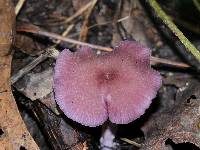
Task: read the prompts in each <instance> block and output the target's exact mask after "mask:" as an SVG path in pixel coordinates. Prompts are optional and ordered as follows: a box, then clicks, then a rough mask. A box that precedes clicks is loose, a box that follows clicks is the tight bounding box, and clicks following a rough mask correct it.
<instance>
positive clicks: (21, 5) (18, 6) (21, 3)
mask: <svg viewBox="0 0 200 150" xmlns="http://www.w3.org/2000/svg"><path fill="white" fill-rule="evenodd" d="M25 1H26V0H19V1H18V3H17V5H16V7H15V15H16V16H17V15H18V14H19V12H20V10H21V8H22V7H23V5H24V3H25Z"/></svg>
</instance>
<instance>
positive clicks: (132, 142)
mask: <svg viewBox="0 0 200 150" xmlns="http://www.w3.org/2000/svg"><path fill="white" fill-rule="evenodd" d="M120 139H121V140H122V141H124V142H126V143H129V144H131V145H134V146H136V147H138V148H140V147H141V146H142V145H141V144H139V143H137V142H135V141H132V140H129V139H127V138H120Z"/></svg>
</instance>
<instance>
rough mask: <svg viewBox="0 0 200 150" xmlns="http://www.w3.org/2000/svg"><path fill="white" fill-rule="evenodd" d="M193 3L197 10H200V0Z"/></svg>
mask: <svg viewBox="0 0 200 150" xmlns="http://www.w3.org/2000/svg"><path fill="white" fill-rule="evenodd" d="M193 4H194V6H195V7H196V8H197V10H198V11H199V12H200V1H199V0H193Z"/></svg>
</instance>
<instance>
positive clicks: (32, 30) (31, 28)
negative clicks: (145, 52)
mask: <svg viewBox="0 0 200 150" xmlns="http://www.w3.org/2000/svg"><path fill="white" fill-rule="evenodd" d="M17 31H21V32H22V31H23V32H30V33H36V34H39V35H43V36H47V37H50V38H55V39H59V40H62V41H65V42H68V43H72V44H78V45H82V46H88V47H91V48H93V49H98V50H102V51H107V52H110V51H112V48H110V47H104V46H99V45H94V44H89V43H85V42H80V41H77V40H74V39H70V38H66V37H63V36H61V35H58V34H55V33H50V32H47V31H44V30H42V29H40V28H39V27H36V26H33V25H26V26H20V28H17ZM150 60H151V63H152V64H158V63H162V64H167V65H171V66H175V67H180V68H188V67H190V66H189V65H187V64H185V63H177V62H173V61H170V60H166V59H162V58H157V57H151V58H150Z"/></svg>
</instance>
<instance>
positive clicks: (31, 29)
mask: <svg viewBox="0 0 200 150" xmlns="http://www.w3.org/2000/svg"><path fill="white" fill-rule="evenodd" d="M17 31H18V32H20V31H21V32H29V33H36V34H39V35H43V36H46V37H50V38H54V39H58V40H61V41H65V42H68V43H72V44H77V45H82V46H88V47H91V48H94V49H99V50H103V51H112V48H108V47H104V46H99V45H94V44H89V43H85V42H81V41H77V40H74V39H70V38H67V37H63V36H61V35H59V34H56V33H51V32H47V31H44V30H42V29H40V28H39V27H36V26H33V25H26V26H20V27H19V28H18V29H17Z"/></svg>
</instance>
